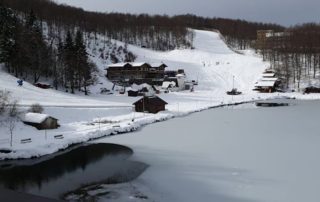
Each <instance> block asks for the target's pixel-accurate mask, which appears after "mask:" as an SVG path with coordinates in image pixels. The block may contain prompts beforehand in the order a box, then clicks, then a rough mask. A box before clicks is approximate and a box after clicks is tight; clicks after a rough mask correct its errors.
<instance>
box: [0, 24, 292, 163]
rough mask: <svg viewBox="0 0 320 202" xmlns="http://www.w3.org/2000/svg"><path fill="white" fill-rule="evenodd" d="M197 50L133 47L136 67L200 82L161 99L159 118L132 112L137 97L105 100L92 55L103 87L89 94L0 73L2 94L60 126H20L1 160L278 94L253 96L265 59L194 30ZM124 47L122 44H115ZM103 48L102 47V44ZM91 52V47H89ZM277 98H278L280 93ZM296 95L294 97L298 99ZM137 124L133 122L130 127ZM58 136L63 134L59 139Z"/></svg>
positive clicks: (107, 97) (5, 137)
mask: <svg viewBox="0 0 320 202" xmlns="http://www.w3.org/2000/svg"><path fill="white" fill-rule="evenodd" d="M195 34H196V36H195V42H194V46H195V49H193V50H174V51H169V52H158V51H152V50H148V49H144V48H139V47H135V46H128V50H129V51H132V52H133V53H134V54H135V55H137V56H138V58H137V60H136V61H137V62H139V61H140V62H150V63H154V62H164V63H166V64H167V65H168V66H169V67H168V69H184V70H185V73H186V74H187V77H188V79H190V80H198V81H199V85H198V86H196V88H195V91H194V92H190V91H181V92H170V93H168V94H161V95H160V97H161V98H163V99H164V100H165V101H166V102H168V103H169V104H168V105H167V106H166V109H167V110H166V111H164V112H161V113H158V114H155V115H154V114H143V113H135V112H133V111H132V103H133V102H135V101H136V100H137V99H138V98H132V97H128V96H127V95H120V94H118V93H117V91H115V93H114V94H113V95H101V94H100V93H99V92H100V88H101V87H106V88H108V89H110V88H111V86H112V83H111V82H109V81H107V79H106V78H105V76H104V75H105V73H106V72H105V70H104V69H105V67H106V65H107V63H108V61H104V60H102V59H101V58H99V55H98V54H94V51H92V52H90V55H91V59H92V60H93V61H94V62H95V63H96V64H97V66H98V68H99V82H98V84H97V85H96V86H92V87H91V89H90V90H91V95H90V96H84V95H82V94H81V95H72V94H70V93H65V92H61V91H55V90H52V89H50V90H44V89H40V88H37V87H35V86H33V85H31V84H29V83H25V84H24V85H23V86H22V87H19V86H17V83H16V80H17V78H14V77H12V76H10V75H8V74H7V73H5V72H4V71H3V70H2V71H1V74H0V87H1V89H2V90H4V89H5V90H8V91H11V92H12V97H13V98H15V99H17V100H19V104H20V105H22V106H23V107H24V108H23V109H26V108H27V106H28V105H30V104H33V103H40V104H42V105H43V106H45V113H47V114H49V115H51V116H53V117H55V118H57V119H59V124H60V125H61V127H60V128H59V129H57V130H52V131H47V132H46V137H44V138H37V137H39V136H43V132H42V131H37V130H36V129H34V128H32V127H28V126H25V125H23V124H22V123H19V124H18V126H17V127H16V129H15V131H14V136H13V137H14V138H13V142H14V144H13V145H14V146H13V149H14V150H15V152H14V153H9V154H0V158H5V157H10V158H17V157H26V158H27V157H30V156H39V155H44V154H49V153H52V152H55V151H57V150H58V149H60V148H65V147H67V146H68V145H70V144H73V143H79V142H85V141H88V140H90V139H92V138H97V137H101V136H106V135H110V134H111V133H113V134H114V133H118V132H126V131H132V130H136V129H137V128H139V127H141V126H143V125H145V124H150V123H153V122H155V121H159V120H166V119H169V118H173V117H175V116H181V115H186V114H188V113H191V112H195V111H199V110H203V109H208V108H210V107H213V106H219V105H221V104H222V103H223V104H225V103H235V102H243V101H251V100H253V99H259V98H260V97H264V98H268V97H272V96H275V94H258V93H257V92H255V91H252V88H253V86H254V83H255V82H256V81H257V79H259V78H260V76H261V73H262V72H263V70H264V69H265V68H266V67H267V66H268V64H267V63H263V62H262V60H261V58H259V57H256V56H253V55H240V54H237V53H234V52H232V51H231V50H230V49H229V48H228V47H227V45H226V44H225V43H224V42H223V40H221V38H220V36H219V34H218V33H215V32H210V31H200V30H195ZM117 43H118V44H120V45H121V42H117ZM100 45H101V44H100ZM88 49H89V51H91V49H90V48H88ZM233 76H234V77H235V87H237V88H238V89H239V90H240V91H242V92H243V94H242V95H240V96H228V95H226V90H230V89H231V88H232V80H233ZM276 95H277V94H276ZM294 96H296V95H294ZM132 120H134V122H132ZM0 132H1V134H3V136H1V140H2V141H1V143H0V144H1V145H0V146H1V147H9V142H8V140H9V133H8V129H7V128H6V127H2V128H1V129H0ZM55 135H64V139H62V140H61V139H60V140H56V139H55V138H54V136H55ZM23 138H31V139H33V142H32V143H30V144H23V145H22V144H20V141H21V139H23Z"/></svg>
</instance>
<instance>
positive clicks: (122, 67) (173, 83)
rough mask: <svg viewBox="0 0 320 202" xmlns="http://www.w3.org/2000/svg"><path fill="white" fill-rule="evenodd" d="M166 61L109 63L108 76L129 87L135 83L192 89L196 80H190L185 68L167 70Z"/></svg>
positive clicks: (175, 88) (166, 88) (163, 87)
mask: <svg viewBox="0 0 320 202" xmlns="http://www.w3.org/2000/svg"><path fill="white" fill-rule="evenodd" d="M167 67H168V66H167V65H166V64H164V63H150V64H149V63H146V62H142V63H129V62H127V63H117V64H111V65H109V66H108V67H107V68H106V70H107V75H106V76H107V78H108V79H109V80H110V81H111V82H113V83H114V84H115V85H119V86H125V87H129V86H132V85H133V84H137V85H141V84H148V85H151V86H160V87H161V89H164V90H168V89H171V90H176V91H179V90H190V89H192V88H193V85H195V82H188V81H187V80H186V74H185V72H184V70H183V69H179V70H177V71H173V70H166V68H167Z"/></svg>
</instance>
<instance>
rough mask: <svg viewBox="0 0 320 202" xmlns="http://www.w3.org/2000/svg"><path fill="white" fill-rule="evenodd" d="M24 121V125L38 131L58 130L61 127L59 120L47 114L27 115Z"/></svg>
mask: <svg viewBox="0 0 320 202" xmlns="http://www.w3.org/2000/svg"><path fill="white" fill-rule="evenodd" d="M22 121H23V123H24V124H26V125H30V126H33V127H35V128H37V129H38V130H47V129H56V128H58V127H59V124H58V119H56V118H53V117H51V116H49V115H47V114H38V113H26V114H25V115H24V117H23V118H22Z"/></svg>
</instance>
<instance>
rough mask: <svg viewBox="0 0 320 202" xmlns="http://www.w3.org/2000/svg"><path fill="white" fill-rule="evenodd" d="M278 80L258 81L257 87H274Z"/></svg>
mask: <svg viewBox="0 0 320 202" xmlns="http://www.w3.org/2000/svg"><path fill="white" fill-rule="evenodd" d="M275 83H276V81H258V82H257V83H256V84H255V87H273V86H274V85H275Z"/></svg>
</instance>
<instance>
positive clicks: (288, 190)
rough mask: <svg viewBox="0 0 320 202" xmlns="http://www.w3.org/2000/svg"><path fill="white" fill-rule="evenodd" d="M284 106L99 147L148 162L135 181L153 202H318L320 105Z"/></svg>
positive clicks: (211, 116)
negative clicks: (118, 148) (125, 150)
mask: <svg viewBox="0 0 320 202" xmlns="http://www.w3.org/2000/svg"><path fill="white" fill-rule="evenodd" d="M286 102H290V103H291V106H289V107H276V108H256V107H255V106H254V105H243V106H239V107H236V108H233V109H232V108H221V109H213V110H208V111H204V112H201V113H195V114H192V115H190V116H187V117H183V118H176V119H172V120H169V121H165V122H160V123H156V124H152V125H149V126H146V127H144V128H143V129H141V130H140V131H137V132H135V133H129V134H124V135H119V136H113V137H111V138H110V137H108V138H104V139H101V140H97V142H108V143H118V144H124V145H127V146H129V147H130V148H132V149H133V150H134V151H135V153H134V155H133V159H135V160H138V161H142V162H145V163H147V164H149V165H150V168H149V169H147V171H146V172H144V173H143V174H142V175H141V176H140V177H139V178H138V179H136V180H135V181H134V182H133V184H134V185H135V186H137V187H138V188H139V189H140V191H141V192H143V193H144V194H146V195H147V196H148V197H149V199H150V201H152V200H155V201H190V202H194V201H219V202H233V201H234V202H239V201H240V202H242V201H265V202H301V201H308V202H318V201H320V192H319V187H320V173H319V171H320V160H319V153H320V132H319V115H320V101H296V100H290V101H286ZM102 199H103V197H102ZM122 200H123V198H122Z"/></svg>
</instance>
